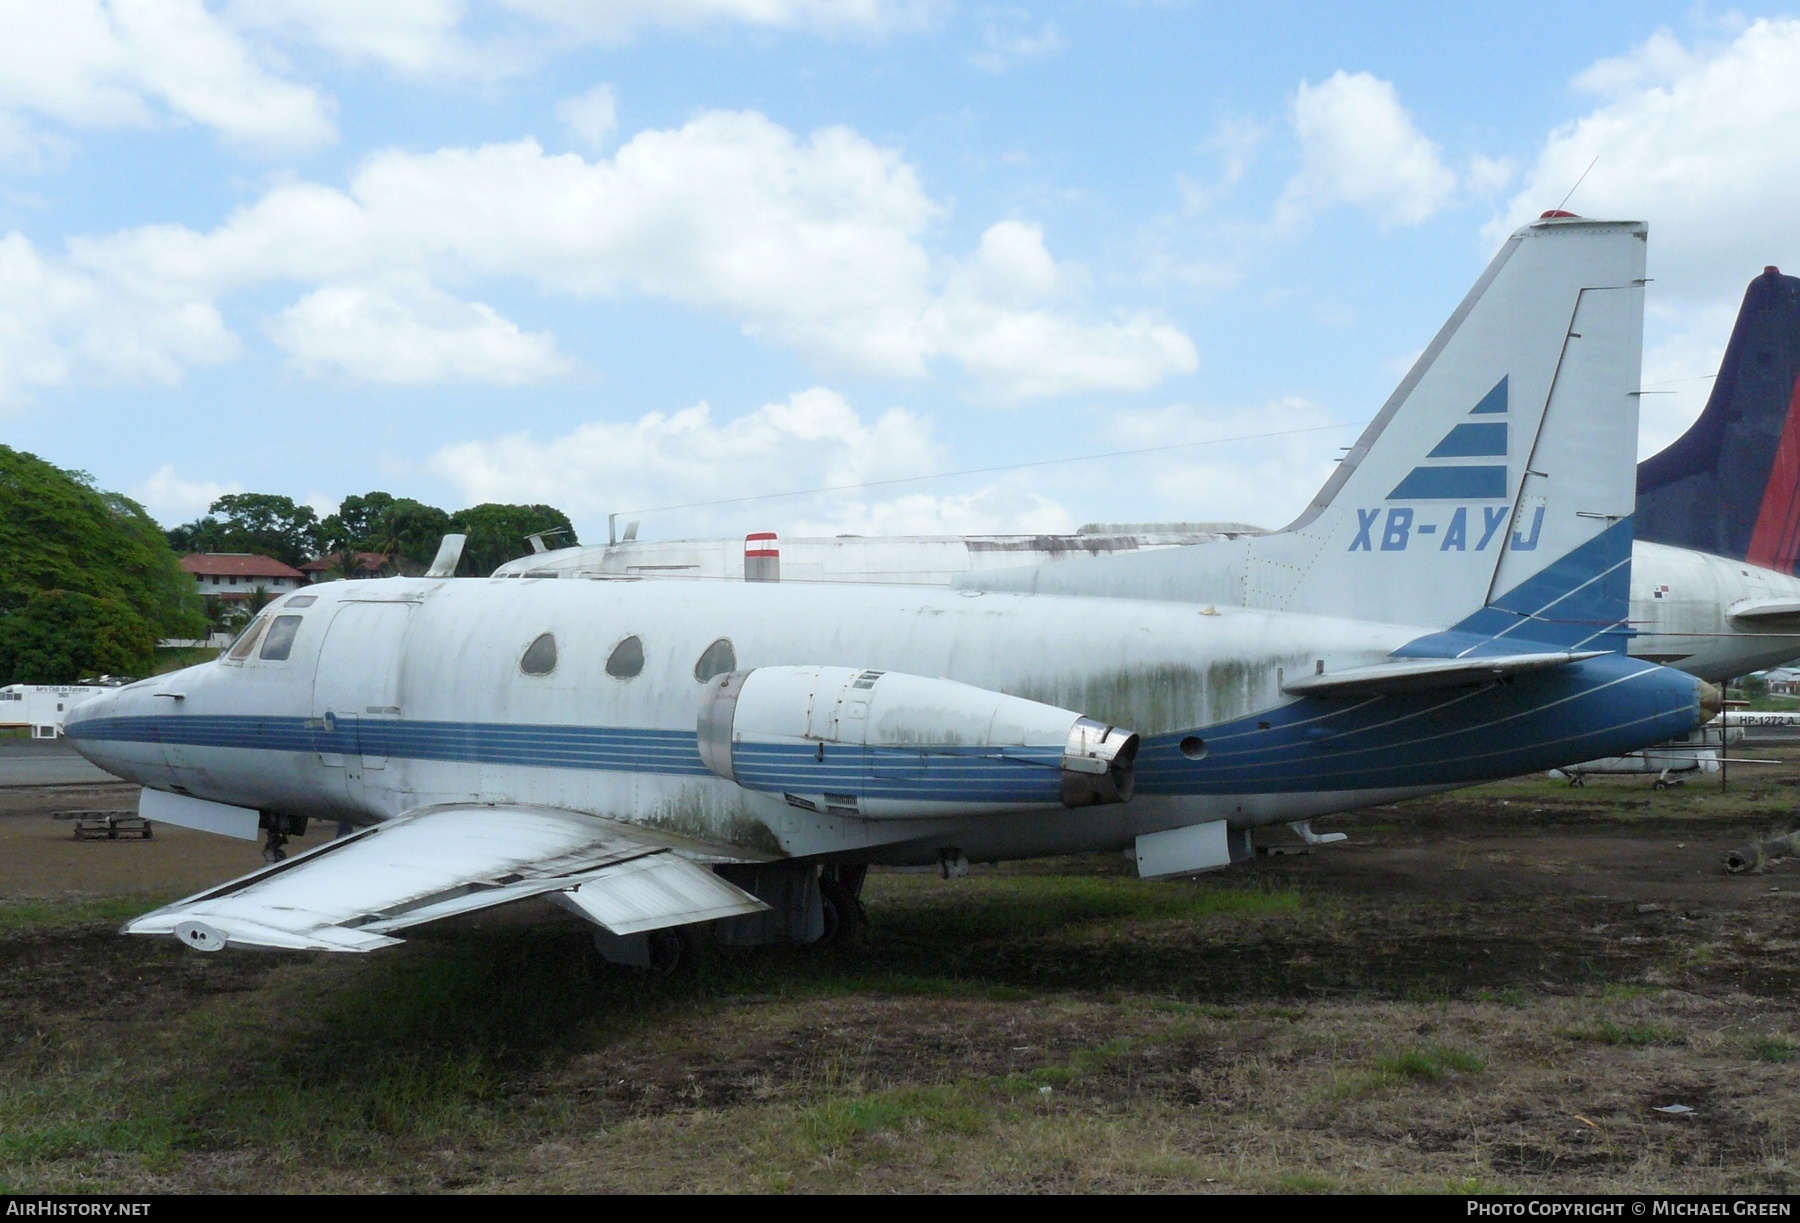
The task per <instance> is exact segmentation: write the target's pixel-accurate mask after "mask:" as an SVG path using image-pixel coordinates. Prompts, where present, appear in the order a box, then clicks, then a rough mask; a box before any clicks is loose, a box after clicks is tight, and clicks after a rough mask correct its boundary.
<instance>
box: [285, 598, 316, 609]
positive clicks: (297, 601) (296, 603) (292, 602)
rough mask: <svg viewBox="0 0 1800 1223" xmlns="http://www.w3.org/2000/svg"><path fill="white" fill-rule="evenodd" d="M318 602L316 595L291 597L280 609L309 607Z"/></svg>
mask: <svg viewBox="0 0 1800 1223" xmlns="http://www.w3.org/2000/svg"><path fill="white" fill-rule="evenodd" d="M318 601H319V596H318V595H293V596H291V597H290V598H289V599H288V601H287V602H286V603H283V604H282V607H284V608H290V607H311V606H312V605H313V604H314V603H317V602H318Z"/></svg>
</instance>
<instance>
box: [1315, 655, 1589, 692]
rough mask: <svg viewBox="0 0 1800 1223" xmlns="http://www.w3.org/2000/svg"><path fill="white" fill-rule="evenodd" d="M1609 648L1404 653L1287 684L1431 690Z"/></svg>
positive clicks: (1357, 689)
mask: <svg viewBox="0 0 1800 1223" xmlns="http://www.w3.org/2000/svg"><path fill="white" fill-rule="evenodd" d="M1603 653H1605V651H1604V650H1557V651H1553V652H1550V653H1546V654H1497V655H1484V656H1482V657H1479V658H1402V659H1396V660H1395V661H1393V662H1384V663H1377V664H1375V665H1374V666H1371V667H1351V668H1350V669H1349V670H1347V671H1332V672H1329V673H1327V674H1321V675H1303V676H1300V677H1299V678H1296V679H1290V680H1287V681H1286V682H1285V683H1283V684H1282V685H1281V690H1282V691H1283V692H1287V693H1290V694H1292V695H1294V696H1384V695H1387V694H1389V693H1395V692H1427V691H1430V690H1432V689H1434V688H1460V687H1463V686H1465V685H1468V684H1491V683H1493V682H1495V681H1496V680H1501V679H1505V678H1506V677H1507V676H1509V675H1519V674H1522V673H1524V672H1526V671H1541V670H1543V669H1544V668H1546V667H1561V666H1566V665H1567V664H1569V663H1572V662H1580V661H1581V660H1582V659H1584V658H1597V657H1599V656H1600V655H1601V654H1603Z"/></svg>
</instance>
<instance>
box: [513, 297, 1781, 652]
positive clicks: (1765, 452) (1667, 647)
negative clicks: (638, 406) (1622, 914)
mask: <svg viewBox="0 0 1800 1223" xmlns="http://www.w3.org/2000/svg"><path fill="white" fill-rule="evenodd" d="M1637 490H1638V491H1637V502H1636V514H1637V516H1636V520H1635V528H1634V536H1635V540H1634V543H1633V545H1632V565H1631V576H1632V583H1631V615H1630V621H1631V626H1632V629H1633V633H1634V635H1633V637H1632V641H1631V645H1630V653H1631V655H1632V656H1633V657H1635V658H1645V659H1649V660H1650V661H1652V662H1661V663H1667V664H1668V665H1670V666H1673V667H1677V668H1679V669H1680V670H1684V671H1687V672H1690V673H1691V674H1694V675H1698V676H1699V677H1700V678H1702V679H1706V680H1711V681H1713V682H1715V683H1718V682H1723V681H1725V680H1728V679H1732V678H1734V677H1736V676H1739V675H1745V674H1748V673H1750V672H1752V671H1758V670H1762V669H1763V668H1766V667H1771V666H1775V665H1778V664H1780V663H1782V662H1786V661H1788V660H1789V659H1792V658H1797V657H1800V579H1797V578H1795V577H1794V568H1795V563H1796V559H1797V558H1800V278H1795V277H1792V276H1783V275H1781V273H1780V272H1779V271H1778V270H1777V269H1775V268H1768V269H1766V270H1765V271H1764V273H1763V275H1761V276H1759V277H1757V278H1756V279H1755V280H1753V281H1751V282H1750V286H1749V288H1748V289H1747V290H1746V291H1745V294H1744V303H1743V307H1742V309H1741V310H1740V311H1739V313H1738V319H1737V324H1736V326H1735V327H1734V328H1733V330H1732V335H1731V341H1730V344H1729V345H1728V346H1727V348H1726V350H1725V358H1724V361H1723V362H1722V363H1721V365H1720V368H1719V376H1718V379H1717V381H1716V382H1715V383H1714V384H1713V392H1712V395H1711V397H1710V398H1709V399H1708V400H1707V404H1706V409H1705V411H1704V412H1702V413H1701V415H1700V417H1699V419H1698V420H1696V421H1695V422H1694V425H1693V427H1692V428H1690V429H1689V430H1688V431H1687V433H1685V434H1684V435H1683V436H1682V437H1681V438H1680V439H1679V440H1677V441H1675V442H1674V443H1672V444H1671V445H1670V446H1669V447H1668V448H1667V449H1665V450H1663V451H1662V452H1661V453H1659V454H1657V455H1655V456H1653V457H1652V458H1649V459H1646V460H1644V462H1643V463H1641V464H1639V465H1638V475H1637ZM635 528H636V524H635V523H633V524H631V526H630V527H628V528H627V531H626V538H625V539H624V540H623V541H620V542H617V543H611V542H609V543H608V544H606V545H602V546H590V547H570V548H558V549H554V550H545V551H541V552H537V553H534V554H533V555H531V556H525V557H521V558H520V559H518V560H515V561H509V562H508V563H507V564H505V565H502V566H501V567H500V568H499V569H497V570H496V571H495V574H496V576H502V577H522V576H528V575H529V576H533V577H586V578H620V577H650V576H654V577H707V578H738V577H742V578H745V579H747V580H752V581H756V580H763V581H772V580H780V581H827V582H884V583H886V582H893V583H903V584H909V585H941V586H949V585H952V584H956V583H963V582H974V583H977V584H979V583H981V582H982V581H983V579H982V578H981V577H980V576H979V575H980V574H983V573H986V572H988V571H991V570H999V569H1018V568H1020V567H1021V566H1032V565H1038V566H1048V565H1051V564H1054V563H1058V562H1066V561H1074V560H1080V559H1083V558H1088V557H1096V556H1108V555H1117V554H1119V553H1123V552H1135V551H1148V550H1150V549H1161V548H1170V547H1179V546H1183V545H1187V544H1195V543H1209V542H1216V541H1220V540H1231V539H1238V538H1241V537H1245V536H1250V535H1259V534H1265V533H1266V532H1264V531H1262V530H1260V529H1259V528H1256V527H1252V526H1247V525H1245V524H1243V523H1146V524H1133V523H1105V524H1096V525H1092V526H1086V527H1083V528H1081V530H1080V531H1079V532H1077V533H1076V534H1074V535H968V536H955V535H943V536H918V535H913V536H876V537H861V536H839V537H837V538H829V539H807V538H800V539H786V540H780V541H777V540H776V538H775V536H774V534H773V533H772V532H758V533H755V534H752V535H750V536H748V537H746V539H745V540H744V541H743V544H742V546H741V553H740V545H739V543H738V541H737V540H735V539H692V540H667V541H643V540H638V539H636V538H635ZM533 543H534V546H536V547H542V541H541V540H534V541H533ZM1247 574H1248V570H1247V569H1244V570H1239V571H1231V572H1228V573H1227V574H1226V575H1225V578H1226V580H1225V581H1223V582H1221V583H1219V584H1217V585H1216V586H1212V587H1208V588H1207V589H1205V590H1197V589H1192V588H1190V593H1191V594H1192V596H1193V597H1196V598H1205V599H1210V600H1213V601H1215V602H1219V603H1232V604H1242V603H1244V602H1246V600H1247V599H1248V598H1249V591H1248V590H1247V588H1246V587H1245V585H1244V582H1245V580H1246V578H1247ZM972 575H974V576H972ZM1070 576H1072V575H1070V574H1063V573H1060V572H1056V571H1049V570H1046V571H1045V574H1044V575H1043V576H1041V577H1040V576H1039V575H1037V574H1033V575H1031V578H1030V580H1031V582H1032V583H1033V588H1035V589H1043V590H1049V589H1065V588H1066V587H1064V586H1062V585H1059V584H1058V581H1057V579H1059V578H1062V577H1070Z"/></svg>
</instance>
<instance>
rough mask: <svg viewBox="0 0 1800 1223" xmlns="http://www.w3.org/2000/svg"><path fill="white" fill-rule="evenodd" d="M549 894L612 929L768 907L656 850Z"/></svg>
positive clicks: (638, 929)
mask: <svg viewBox="0 0 1800 1223" xmlns="http://www.w3.org/2000/svg"><path fill="white" fill-rule="evenodd" d="M594 874H595V877H594V878H591V879H589V880H587V881H585V882H583V883H582V884H581V886H580V887H577V888H573V889H571V890H568V891H564V892H561V893H559V894H558V895H557V896H556V897H555V899H556V901H557V903H558V904H560V905H562V906H563V907H564V908H566V909H571V910H574V911H575V912H578V913H580V914H581V915H582V916H583V917H586V918H587V919H588V920H589V921H592V922H595V923H597V924H599V925H602V926H605V927H606V928H607V929H608V930H611V931H612V932H613V933H614V934H642V933H644V932H645V931H648V930H661V929H663V928H664V927H666V926H685V925H687V924H688V923H690V922H698V921H712V920H713V919H714V918H719V917H739V916H742V915H744V914H747V913H762V912H764V911H766V910H767V909H768V908H769V906H768V905H767V904H765V903H764V902H763V901H761V900H758V899H757V898H756V897H754V896H752V895H751V894H750V893H748V892H746V891H744V890H743V889H742V888H739V887H736V886H734V885H732V884H730V883H727V882H726V881H725V880H723V879H721V878H719V876H717V875H715V874H713V873H712V872H711V871H709V870H707V869H705V868H704V867H700V866H695V865H694V864H693V863H692V862H688V861H686V860H685V859H682V858H678V857H676V856H675V855H674V854H668V853H662V854H655V855H651V856H647V857H642V858H637V859H634V860H633V861H630V862H621V863H619V864H618V865H616V866H609V867H606V868H605V869H603V870H599V871H596V872H595V873H594Z"/></svg>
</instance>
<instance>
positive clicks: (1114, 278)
mask: <svg viewBox="0 0 1800 1223" xmlns="http://www.w3.org/2000/svg"><path fill="white" fill-rule="evenodd" d="M0 29H3V30H5V31H6V37H5V38H3V39H0V436H3V437H4V438H5V440H6V441H7V442H8V443H9V444H11V445H14V446H18V447H21V448H24V449H28V450H32V451H34V452H36V453H38V454H41V455H43V456H44V457H46V458H48V459H50V460H51V461H53V462H56V463H58V464H61V465H63V466H69V467H79V468H83V469H86V470H88V471H91V472H92V473H93V474H94V475H95V476H96V478H97V479H98V480H99V481H100V482H101V483H102V484H103V485H105V486H107V487H111V488H117V489H120V490H123V491H126V492H128V493H130V494H132V495H134V496H136V497H138V498H139V499H140V500H142V501H144V503H145V504H146V505H147V506H148V507H149V508H150V509H151V511H152V512H153V513H155V514H156V515H157V516H158V517H159V518H160V519H162V520H163V521H164V522H166V523H173V522H177V521H182V520H185V519H187V518H190V517H193V516H195V515H196V514H198V513H201V512H203V511H204V510H205V507H206V504H207V502H208V501H210V500H211V499H212V497H214V496H216V495H218V494H219V493H220V492H224V491H233V490H240V489H249V490H254V491H268V492H282V493H287V494H289V495H291V496H294V497H296V498H300V499H304V500H308V501H311V502H313V503H314V504H317V505H319V506H320V508H321V510H325V509H329V508H330V506H331V505H332V503H334V502H335V500H336V499H338V498H340V497H342V496H344V495H346V494H349V493H360V492H365V491H368V490H370V489H376V488H381V489H386V490H388V491H391V492H394V493H397V494H403V495H411V496H415V497H418V498H420V499H422V500H425V501H429V502H433V503H435V504H439V505H443V506H446V507H449V508H456V507H459V506H462V505H467V504H472V503H474V502H476V501H481V500H509V501H510V500H545V501H550V502H552V503H555V504H558V505H561V506H563V507H564V508H566V509H568V510H569V511H570V512H571V513H572V514H573V515H574V516H575V518H576V521H577V524H578V525H579V526H580V527H581V528H582V529H583V531H584V533H585V534H587V535H589V536H592V535H594V534H596V533H603V532H604V530H605V526H604V523H605V517H606V515H607V514H608V513H609V512H613V511H619V512H627V513H629V512H631V511H635V510H641V509H645V508H653V507H661V506H672V505H687V504H690V503H694V502H703V501H713V500H719V499H723V498H734V497H744V496H752V495H757V494H764V493H773V492H782V491H787V490H793V489H805V488H812V487H818V486H823V485H843V484H855V483H859V482H865V481H892V480H897V479H901V478H904V477H910V476H915V475H922V474H927V473H933V472H944V471H957V470H964V469H973V468H993V467H997V466H1002V465H1006V464H1013V463H1026V462H1032V461H1036V460H1042V459H1060V458H1065V457H1073V456H1081V455H1092V454H1098V453H1102V452H1110V451H1116V450H1134V449H1142V448H1147V447H1175V448H1173V449H1165V450H1161V451H1158V452H1157V453H1154V454H1149V455H1144V456H1139V457H1134V458H1128V459H1117V458H1115V459H1092V460H1087V461H1081V462H1074V463H1067V464H1058V465H1054V466H1047V467H1031V468H1025V469H1021V470H1018V471H1013V472H988V473H986V474H982V475H978V476H967V477H961V478H956V479H948V480H933V481H925V482H918V483H906V484H893V483H887V484H879V485H876V486H873V487H869V488H866V489H862V490H858V491H854V492H849V493H836V494H831V495H826V496H808V497H793V498H781V499H775V500H767V501H759V502H752V503H748V504H743V503H740V504H734V505H728V506H717V507H711V508H705V509H696V510H673V511H664V512H659V513H654V514H647V515H644V528H643V531H644V534H645V535H647V536H651V535H654V536H661V537H668V536H673V535H679V534H688V533H696V532H703V533H737V532H741V531H745V530H751V529H762V528H769V527H772V528H775V529H778V530H781V531H783V532H786V533H789V534H795V533H800V532H810V531H826V532H836V531H854V532H862V533H876V532H898V531H938V530H948V531H1010V530H1066V529H1072V528H1073V527H1075V526H1076V525H1078V524H1080V523H1082V522H1087V521H1166V520H1171V519H1186V520H1207V519H1210V520H1218V519H1235V520H1245V521H1251V522H1259V523H1263V524H1266V525H1278V524H1279V523H1281V522H1283V521H1285V520H1286V519H1287V518H1288V517H1290V516H1291V515H1292V514H1293V513H1295V512H1296V511H1297V510H1298V509H1299V507H1300V505H1301V504H1302V503H1303V502H1304V501H1305V499H1306V498H1307V496H1308V495H1309V494H1310V493H1311V492H1312V491H1313V490H1314V489H1315V488H1316V487H1317V485H1318V484H1319V483H1320V482H1321V481H1322V479H1323V478H1324V476H1325V474H1326V473H1327V472H1328V470H1329V468H1330V463H1331V459H1332V458H1333V456H1335V455H1336V454H1337V453H1338V447H1340V446H1343V445H1347V444H1348V443H1349V442H1350V440H1352V438H1353V436H1354V432H1355V430H1354V426H1355V425H1357V424H1360V423H1361V422H1362V421H1364V420H1366V419H1367V418H1368V417H1369V416H1370V415H1371V414H1372V413H1373V411H1374V410H1375V409H1376V408H1377V407H1378V406H1379V405H1380V403H1381V401H1382V399H1383V398H1384V397H1385V396H1386V394H1387V392H1388V390H1389V389H1390V388H1391V386H1392V385H1393V383H1394V382H1395V381H1396V380H1397V379H1398V377H1399V376H1400V374H1401V373H1402V372H1403V371H1404V368H1405V366H1406V365H1407V364H1408V362H1409V361H1410V359H1411V357H1412V356H1413V355H1414V354H1415V353H1417V352H1418V350H1419V349H1421V348H1422V347H1423V346H1424V345H1425V343H1426V342H1427V341H1428V340H1429V339H1430V337H1431V334H1432V333H1433V331H1434V330H1435V329H1436V327H1437V326H1438V324H1439V323H1440V322H1441V321H1442V319H1443V318H1444V317H1445V316H1446V315H1447V314H1448V312H1449V311H1450V310H1451V309H1452V308H1453V307H1454V305H1455V303H1456V302H1457V300H1458V299H1459V298H1460V297H1461V296H1462V294H1463V293H1464V292H1465V290H1466V289H1467V287H1468V286H1469V284H1470V283H1471V282H1472V281H1473V279H1474V277H1475V276H1476V275H1477V274H1479V272H1480V269H1481V267H1482V266H1483V265H1484V264H1485V263H1486V261H1487V259H1488V258H1489V257H1490V256H1491V255H1492V253H1493V251H1494V250H1495V249H1496V248H1497V246H1498V244H1499V243H1500V241H1501V240H1503V238H1504V236H1505V234H1506V233H1507V232H1508V231H1509V230H1510V228H1511V227H1512V226H1514V225H1516V224H1517V223H1519V222H1520V221H1521V220H1524V219H1526V218H1529V217H1531V216H1535V215H1536V214H1537V213H1538V212H1541V211H1542V210H1544V209H1546V208H1549V207H1553V206H1554V205H1556V204H1557V203H1558V202H1559V200H1560V199H1561V198H1562V196H1563V195H1564V194H1565V193H1566V192H1567V191H1568V190H1569V188H1570V187H1571V186H1573V185H1574V184H1575V182H1576V180H1577V179H1578V178H1580V177H1581V175H1582V173H1583V171H1584V170H1585V169H1586V168H1587V167H1588V166H1589V164H1590V163H1592V164H1593V169H1592V171H1591V172H1590V173H1589V174H1588V176H1587V178H1586V179H1585V180H1584V181H1582V184H1581V186H1580V188H1579V189H1578V190H1577V191H1576V193H1575V196H1574V198H1573V199H1572V200H1571V201H1570V204H1569V206H1570V207H1571V208H1572V209H1574V210H1576V211H1580V212H1583V213H1585V214H1588V215H1612V216H1630V217H1633V218H1639V219H1644V220H1647V221H1648V222H1649V223H1650V227H1651V255H1650V260H1651V273H1652V276H1653V277H1655V281H1654V283H1653V285H1652V286H1651V292H1650V297H1649V306H1648V312H1649V320H1648V324H1647V337H1646V338H1647V348H1646V365H1645V381H1646V383H1647V384H1652V383H1654V384H1656V385H1655V386H1654V387H1653V388H1652V389H1657V390H1660V391H1668V392H1673V393H1668V394H1659V395H1657V396H1653V397H1651V396H1647V397H1646V398H1645V401H1644V402H1645V412H1644V421H1643V426H1644V427H1643V449H1644V451H1645V452H1646V453H1649V452H1651V451H1653V450H1654V449H1656V448H1658V447H1659V446H1660V445H1661V444H1663V443H1664V442H1666V441H1668V440H1669V439H1670V438H1672V437H1673V436H1674V435H1675V434H1676V433H1678V432H1679V430H1680V429H1681V428H1682V427H1683V426H1684V425H1685V423H1686V421H1687V420H1688V419H1691V417H1692V415H1693V414H1694V413H1695V412H1696V411H1698V409H1699V406H1700V404H1701V402H1702V400H1703V397H1704V394H1705V390H1706V387H1707V383H1706V382H1705V381H1704V380H1703V379H1701V378H1700V376H1702V375H1706V374H1709V373H1711V372H1712V370H1713V369H1715V368H1716V364H1717V360H1718V356H1719V353H1720V351H1721V350H1722V348H1723V345H1724V341H1725V338H1726V336H1727V334H1728V332H1729V327H1730V321H1731V318H1732V315H1733V313H1734V312H1735V309H1736V303H1737V299H1738V297H1739V295H1740V294H1741V292H1742V289H1743V285H1744V284H1745V282H1746V281H1748V280H1749V279H1750V277H1752V276H1753V275H1755V274H1756V273H1757V272H1759V271H1760V270H1761V269H1762V267H1763V266H1764V265H1765V264H1770V263H1774V264H1785V265H1787V266H1790V267H1796V266H1800V209H1797V208H1796V205H1795V201H1796V200H1797V199H1800V20H1796V19H1795V18H1794V17H1791V16H1789V15H1787V14H1786V13H1784V12H1783V11H1782V10H1778V9H1769V10H1764V9H1757V8H1746V9H1731V10H1721V9H1706V8H1696V7H1693V6H1684V5H1674V4H1656V3H1636V4H1632V5H1604V4H1596V5H1586V6H1580V5H1577V6H1570V5H1566V4H1557V5H1551V4H1511V5H1507V6H1494V7H1493V8H1492V10H1491V11H1489V12H1487V13H1481V14H1470V13H1468V12H1465V11H1462V10H1459V9H1457V8H1454V7H1448V8H1447V7H1446V6H1442V5H1426V4H1417V5H1407V4H1394V5H1371V6H1358V7H1353V6H1343V5H1310V4H1265V5H1258V6H1243V5H1234V6H1224V5H1201V4H1127V3H1098V2H1095V3H1073V4H1062V5H963V4H952V3H948V2H944V0H917V2H908V0H660V2H656V3H652V2H651V0H612V2H607V0H592V2H589V3H579V4H578V3H574V2H573V0H496V2H494V3H472V2H471V3H461V2H458V0H395V2H393V3H389V4H385V5H380V6H370V5H367V4H358V3H352V2H350V0H263V2H261V3H217V4H210V5H203V4H201V3H200V2H199V0H160V2H158V3H154V4H152V3H148V2H147V0H110V2H102V0H66V2H65V3H59V4H57V5H42V4H34V3H25V2H18V0H0ZM1596 158H1597V159H1598V160H1597V161H1596V160H1595V159H1596ZM1272 434H1279V435H1280V436H1268V435H1272ZM1234 438H1235V439H1244V440H1236V441H1219V442H1217V444H1211V445H1202V446H1188V445H1185V443H1191V442H1199V441H1207V440H1210V439H1234Z"/></svg>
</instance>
